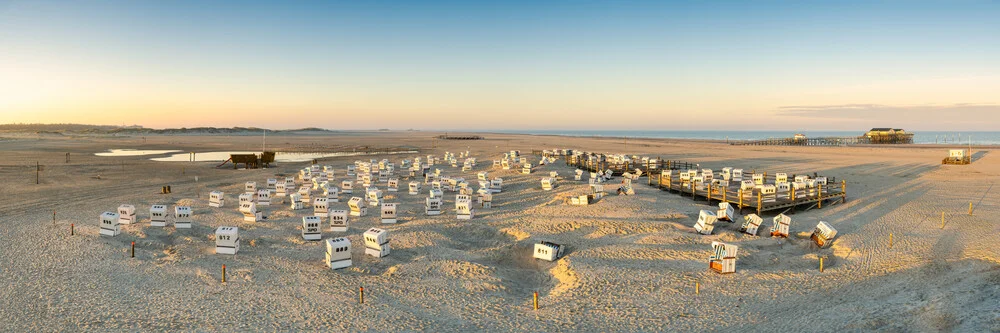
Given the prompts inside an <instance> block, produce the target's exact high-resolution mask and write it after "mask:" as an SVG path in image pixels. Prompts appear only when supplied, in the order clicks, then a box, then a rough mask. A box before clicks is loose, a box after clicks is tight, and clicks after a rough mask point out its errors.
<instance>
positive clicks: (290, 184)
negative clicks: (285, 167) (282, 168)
mask: <svg viewBox="0 0 1000 333" xmlns="http://www.w3.org/2000/svg"><path fill="white" fill-rule="evenodd" d="M285 187H287V188H289V189H293V188H295V177H285Z"/></svg>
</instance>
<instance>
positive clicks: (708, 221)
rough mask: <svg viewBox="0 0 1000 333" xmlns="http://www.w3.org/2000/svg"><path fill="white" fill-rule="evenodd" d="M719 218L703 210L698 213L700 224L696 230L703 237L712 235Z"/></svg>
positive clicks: (697, 224)
mask: <svg viewBox="0 0 1000 333" xmlns="http://www.w3.org/2000/svg"><path fill="white" fill-rule="evenodd" d="M717 220H718V218H717V217H716V216H715V213H713V212H712V211H709V210H702V211H701V212H699V213H698V222H697V223H695V225H694V230H695V231H697V232H698V233H699V234H702V235H711V234H712V230H715V221H717Z"/></svg>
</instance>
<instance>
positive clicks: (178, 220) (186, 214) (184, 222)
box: [174, 206, 194, 229]
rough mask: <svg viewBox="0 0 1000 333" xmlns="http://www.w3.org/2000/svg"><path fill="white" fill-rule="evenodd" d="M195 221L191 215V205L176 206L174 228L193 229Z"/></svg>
mask: <svg viewBox="0 0 1000 333" xmlns="http://www.w3.org/2000/svg"><path fill="white" fill-rule="evenodd" d="M193 222H194V220H193V219H192V216H191V207H188V206H174V228H177V229H191V224H192V223H193Z"/></svg>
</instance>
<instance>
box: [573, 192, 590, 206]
mask: <svg viewBox="0 0 1000 333" xmlns="http://www.w3.org/2000/svg"><path fill="white" fill-rule="evenodd" d="M569 204H570V205H573V206H586V205H588V204H590V197H589V196H587V195H580V196H574V197H571V198H569Z"/></svg>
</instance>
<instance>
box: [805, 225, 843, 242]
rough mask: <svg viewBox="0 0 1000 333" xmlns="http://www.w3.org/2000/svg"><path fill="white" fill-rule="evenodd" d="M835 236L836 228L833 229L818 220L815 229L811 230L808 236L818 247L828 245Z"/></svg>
mask: <svg viewBox="0 0 1000 333" xmlns="http://www.w3.org/2000/svg"><path fill="white" fill-rule="evenodd" d="M835 237H837V229H834V228H833V227H832V226H830V224H828V223H826V222H823V221H820V222H819V224H817V225H816V229H814V230H813V233H812V235H810V236H809V238H811V239H812V240H813V241H814V242H816V245H817V246H819V247H820V248H824V247H828V246H830V243H833V239H834V238H835Z"/></svg>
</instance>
